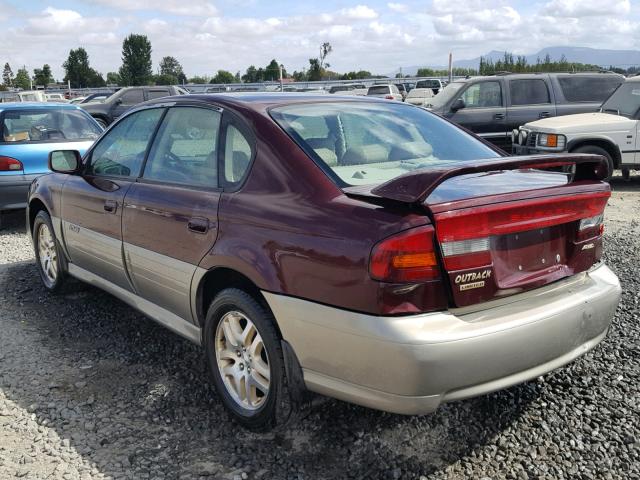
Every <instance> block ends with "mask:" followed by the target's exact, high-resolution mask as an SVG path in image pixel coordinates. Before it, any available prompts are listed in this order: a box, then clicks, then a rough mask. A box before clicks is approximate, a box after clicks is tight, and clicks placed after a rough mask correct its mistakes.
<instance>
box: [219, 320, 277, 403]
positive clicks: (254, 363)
mask: <svg viewBox="0 0 640 480" xmlns="http://www.w3.org/2000/svg"><path fill="white" fill-rule="evenodd" d="M215 352H216V361H217V364H218V370H219V372H220V376H221V377H222V381H223V383H224V386H225V388H226V390H227V392H228V393H229V395H231V397H232V398H233V400H234V401H235V402H236V403H237V404H238V405H239V406H240V407H242V408H245V409H247V410H257V409H259V408H260V407H261V406H262V405H263V404H264V403H265V401H266V399H267V395H268V393H269V385H270V378H271V369H270V367H269V356H268V355H267V350H266V348H265V346H264V342H263V341H262V337H261V336H260V333H259V332H258V329H257V328H256V326H255V325H254V323H253V322H252V321H251V320H250V319H249V318H248V317H247V316H246V315H245V314H243V313H241V312H239V311H235V310H234V311H230V312H227V313H225V314H224V316H223V317H222V318H221V319H220V321H219V322H218V326H217V328H216V336H215Z"/></svg>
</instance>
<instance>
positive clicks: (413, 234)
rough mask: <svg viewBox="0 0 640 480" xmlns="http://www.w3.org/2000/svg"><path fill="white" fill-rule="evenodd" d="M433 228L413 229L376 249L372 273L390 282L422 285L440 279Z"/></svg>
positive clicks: (384, 241) (388, 239)
mask: <svg viewBox="0 0 640 480" xmlns="http://www.w3.org/2000/svg"><path fill="white" fill-rule="evenodd" d="M433 234H434V230H433V227H431V226H430V225H428V226H423V227H417V228H412V229H411V230H407V231H404V232H401V233H399V234H397V235H394V236H392V237H389V238H386V239H385V240H382V241H381V242H379V243H378V244H376V245H375V246H374V247H373V250H372V251H371V259H370V261H369V273H370V275H371V277H372V278H373V279H375V280H380V281H382V282H389V283H405V282H422V281H427V280H433V279H435V278H438V276H439V275H440V270H439V268H438V259H437V258H436V254H435V250H434V244H433V243H434V235H433Z"/></svg>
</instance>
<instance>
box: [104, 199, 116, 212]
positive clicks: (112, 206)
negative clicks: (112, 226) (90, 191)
mask: <svg viewBox="0 0 640 480" xmlns="http://www.w3.org/2000/svg"><path fill="white" fill-rule="evenodd" d="M116 210H118V202H116V201H115V200H107V201H106V202H104V211H105V212H107V213H116Z"/></svg>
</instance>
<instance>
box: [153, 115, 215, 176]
mask: <svg viewBox="0 0 640 480" xmlns="http://www.w3.org/2000/svg"><path fill="white" fill-rule="evenodd" d="M221 117H222V114H221V113H220V112H218V111H216V110H211V109H207V108H197V107H175V108H171V109H169V111H168V112H167V115H166V116H165V119H164V121H163V122H162V125H161V126H160V129H159V130H158V135H157V137H156V140H155V141H154V143H153V146H152V147H151V151H150V152H149V158H148V159H147V164H146V166H145V168H144V173H143V175H142V177H143V178H146V179H148V180H155V181H161V182H169V183H181V184H187V185H194V186H199V187H210V188H217V186H218V168H217V163H218V162H217V159H218V152H217V146H218V134H219V131H220V120H221Z"/></svg>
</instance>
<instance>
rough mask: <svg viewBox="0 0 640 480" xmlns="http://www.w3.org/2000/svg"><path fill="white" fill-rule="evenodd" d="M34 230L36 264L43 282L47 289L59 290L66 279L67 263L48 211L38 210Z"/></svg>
mask: <svg viewBox="0 0 640 480" xmlns="http://www.w3.org/2000/svg"><path fill="white" fill-rule="evenodd" d="M32 231H33V246H34V249H35V256H36V264H37V267H38V273H39V274H40V278H41V279H42V283H44V286H45V287H46V288H47V290H49V291H51V292H58V291H60V290H61V289H62V287H63V285H64V283H65V281H66V270H65V267H66V264H65V262H64V257H63V254H62V251H61V249H60V246H59V244H58V240H57V238H56V234H55V232H54V230H53V223H52V222H51V217H50V216H49V214H48V213H47V212H45V211H44V210H41V211H40V212H38V214H37V215H36V218H35V220H34V222H33V229H32Z"/></svg>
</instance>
